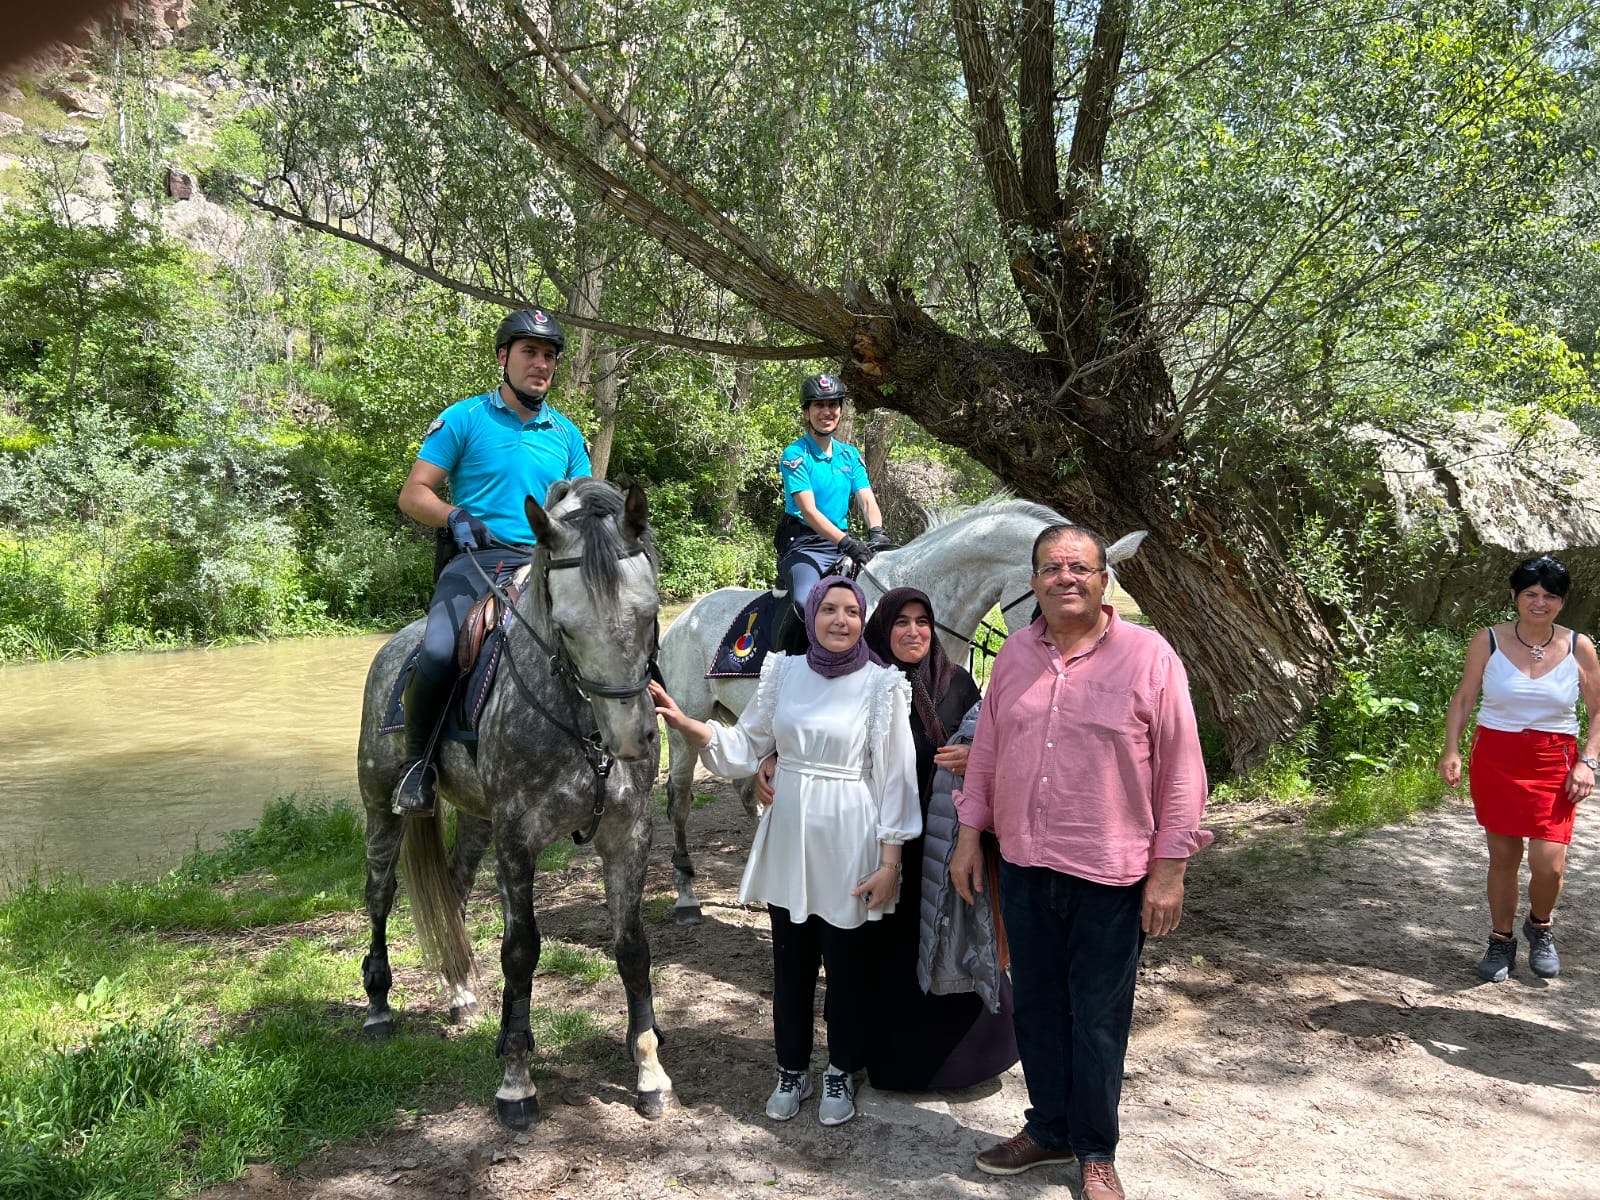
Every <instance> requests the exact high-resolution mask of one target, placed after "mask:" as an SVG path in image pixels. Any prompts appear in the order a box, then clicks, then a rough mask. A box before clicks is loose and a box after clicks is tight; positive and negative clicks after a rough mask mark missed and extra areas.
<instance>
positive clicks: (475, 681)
mask: <svg viewBox="0 0 1600 1200" xmlns="http://www.w3.org/2000/svg"><path fill="white" fill-rule="evenodd" d="M510 622H511V610H510V609H509V608H508V609H506V611H505V612H504V614H503V615H502V616H501V618H500V623H499V624H498V625H496V626H495V627H494V628H493V629H491V630H490V631H489V633H488V635H487V636H486V637H485V638H484V639H483V649H482V650H480V651H479V652H478V660H477V662H476V663H474V664H473V667H472V673H471V674H470V675H468V676H467V677H466V678H465V679H460V680H457V681H456V692H455V696H454V697H453V698H452V699H451V702H450V711H449V713H448V714H447V716H446V717H445V722H444V729H443V730H441V731H440V733H439V736H440V737H441V738H443V739H444V740H446V741H451V742H476V741H477V740H478V718H479V717H481V716H482V715H483V706H484V705H485V704H486V703H488V700H489V692H490V690H491V689H492V688H493V687H494V676H495V669H496V668H497V667H499V665H500V657H501V653H502V651H503V650H504V649H505V640H506V626H507V625H508V624H510ZM421 653H422V646H421V645H420V644H419V645H418V646H417V648H416V649H415V650H413V651H412V652H411V655H410V657H408V658H407V659H406V661H405V662H404V664H402V665H401V667H400V674H399V676H398V677H397V678H396V679H395V681H394V687H393V688H392V689H391V690H390V692H389V704H388V706H387V707H386V708H385V709H384V710H383V712H384V719H383V724H382V725H380V726H379V727H378V732H379V733H399V732H401V731H402V730H404V729H405V727H406V706H405V699H404V698H405V692H406V684H407V683H409V682H410V681H411V672H412V671H413V670H415V669H416V665H417V656H418V655H419V654H421Z"/></svg>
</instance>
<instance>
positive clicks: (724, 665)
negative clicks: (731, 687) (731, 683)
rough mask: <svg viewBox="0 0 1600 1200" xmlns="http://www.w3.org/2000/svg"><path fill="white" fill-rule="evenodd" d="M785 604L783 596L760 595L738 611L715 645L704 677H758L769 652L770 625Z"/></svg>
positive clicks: (784, 596) (786, 597) (786, 601)
mask: <svg viewBox="0 0 1600 1200" xmlns="http://www.w3.org/2000/svg"><path fill="white" fill-rule="evenodd" d="M787 603H789V597H788V595H787V593H786V594H784V595H782V596H775V595H773V594H772V593H771V592H762V593H761V594H760V595H759V596H757V597H756V598H755V599H754V600H752V601H750V603H749V604H746V605H745V606H744V607H743V608H741V609H740V610H739V615H738V616H736V617H735V618H734V619H733V623H732V624H731V625H729V626H728V631H727V632H726V633H724V634H723V635H722V640H721V641H720V642H718V643H717V650H716V653H715V654H713V655H712V656H711V669H710V670H709V671H707V672H706V678H707V679H742V678H749V679H754V678H756V677H757V676H758V675H760V674H761V664H762V662H764V661H765V660H766V657H767V651H769V650H771V649H772V625H773V621H774V618H775V617H776V615H777V613H778V611H779V608H778V606H779V605H780V604H787Z"/></svg>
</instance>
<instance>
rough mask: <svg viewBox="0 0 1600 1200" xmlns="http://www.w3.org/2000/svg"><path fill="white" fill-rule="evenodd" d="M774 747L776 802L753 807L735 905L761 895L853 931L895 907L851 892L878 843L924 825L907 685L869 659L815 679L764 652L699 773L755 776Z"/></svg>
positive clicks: (800, 916) (792, 660)
mask: <svg viewBox="0 0 1600 1200" xmlns="http://www.w3.org/2000/svg"><path fill="white" fill-rule="evenodd" d="M774 749H776V750H777V752H778V770H777V774H776V775H775V776H774V778H773V790H774V794H775V795H774V800H773V803H772V804H771V805H770V806H768V807H767V808H766V809H765V811H763V812H762V814H761V820H760V823H759V824H758V825H757V826H756V836H755V842H754V843H753V844H752V845H751V847H750V861H749V862H747V863H746V864H745V869H744V878H743V880H742V881H741V882H740V884H739V901H740V903H741V904H751V903H755V902H758V901H765V902H766V903H769V904H776V905H780V906H781V907H783V908H786V909H788V910H789V915H790V917H791V918H792V919H793V920H795V921H804V920H805V919H806V918H807V917H809V916H811V915H813V914H815V915H817V916H820V917H821V918H822V919H823V920H824V921H826V922H828V924H830V925H833V926H835V927H837V928H839V929H854V928H856V927H857V926H859V925H861V924H862V923H863V922H865V921H872V920H877V919H879V918H880V917H882V916H883V915H884V914H885V913H889V912H892V911H894V901H891V902H890V903H888V904H886V905H884V906H883V907H882V908H878V909H874V910H872V911H871V912H868V911H867V905H866V901H865V900H864V899H862V898H860V897H856V896H852V895H851V894H850V891H851V889H852V888H854V887H855V886H856V885H857V884H858V883H860V882H861V881H862V880H863V879H865V878H866V877H867V876H868V875H870V874H872V872H873V871H875V870H877V868H878V865H879V859H880V855H879V851H878V843H879V842H889V843H891V844H892V843H899V842H905V841H906V840H908V839H909V838H914V837H916V836H917V835H918V834H920V833H921V832H922V806H921V804H920V802H919V801H918V799H917V752H916V748H915V745H914V743H913V742H912V740H911V688H910V685H909V684H908V683H907V682H906V680H905V677H904V676H903V675H901V674H900V672H899V671H895V670H891V669H889V668H886V667H877V666H872V665H870V664H869V665H868V666H865V667H863V668H861V669H860V670H858V671H853V672H852V673H850V674H849V675H841V676H839V678H837V679H825V678H823V677H822V676H821V675H818V674H817V673H816V672H815V671H813V670H812V669H811V668H810V666H809V665H807V663H806V660H805V659H804V658H803V657H790V656H788V655H785V654H769V655H767V660H766V662H764V663H763V664H762V665H761V682H760V683H759V684H758V685H757V687H756V694H755V697H754V699H752V700H751V701H750V704H749V707H747V708H746V709H745V710H744V714H743V715H742V716H741V717H740V718H739V723H738V724H737V725H734V726H732V727H731V728H730V727H728V726H725V725H721V724H718V723H716V722H712V723H711V744H710V745H708V746H707V747H706V748H705V749H704V750H702V751H701V752H700V761H701V762H703V763H704V764H705V766H706V768H707V770H710V771H712V772H713V773H715V774H717V775H722V776H724V777H726V778H730V779H738V778H742V777H744V776H746V775H753V774H755V772H756V770H757V769H758V768H759V767H760V765H761V760H762V759H764V758H766V756H767V755H768V754H770V753H772V751H773V750H774Z"/></svg>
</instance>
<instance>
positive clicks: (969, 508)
mask: <svg viewBox="0 0 1600 1200" xmlns="http://www.w3.org/2000/svg"><path fill="white" fill-rule="evenodd" d="M923 513H924V515H925V516H926V517H927V521H928V524H927V526H926V527H925V528H924V529H923V531H922V533H923V535H924V536H925V535H927V534H930V533H932V532H933V531H934V530H935V529H944V528H947V527H950V526H954V525H960V524H963V523H967V522H972V521H977V520H980V519H982V518H984V517H992V516H1000V515H1012V514H1015V515H1016V516H1019V517H1032V518H1033V519H1034V520H1036V521H1043V522H1044V523H1045V524H1047V525H1076V524H1077V522H1076V521H1069V520H1067V519H1066V518H1065V517H1063V516H1062V515H1061V514H1060V513H1058V512H1056V510H1055V509H1053V508H1049V507H1047V506H1045V505H1043V504H1035V503H1034V502H1033V501H1032V500H1018V499H1017V498H1016V497H1015V496H1013V495H1012V494H1011V493H1010V492H996V493H995V494H994V495H992V496H990V497H988V498H987V499H984V500H980V501H978V503H976V504H967V505H954V506H952V507H948V508H928V509H924V510H923Z"/></svg>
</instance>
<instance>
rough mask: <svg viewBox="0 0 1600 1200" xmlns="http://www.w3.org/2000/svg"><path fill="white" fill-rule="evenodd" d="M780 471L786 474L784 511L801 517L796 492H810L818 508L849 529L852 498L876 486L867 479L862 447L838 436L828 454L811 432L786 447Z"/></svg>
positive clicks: (831, 519)
mask: <svg viewBox="0 0 1600 1200" xmlns="http://www.w3.org/2000/svg"><path fill="white" fill-rule="evenodd" d="M778 474H780V475H781V476H783V511H784V512H786V513H788V514H789V515H790V516H791V517H798V516H799V515H800V506H799V505H798V504H796V503H795V502H794V494H795V493H796V492H810V493H811V498H812V500H813V501H815V503H816V506H817V511H818V512H819V513H821V514H822V515H823V516H825V517H827V518H828V520H830V521H832V522H833V523H834V524H835V525H837V526H838V527H839V528H840V529H848V528H849V525H848V524H847V522H848V521H849V519H850V497H851V496H854V495H855V494H856V493H857V492H859V491H860V490H861V489H862V488H868V487H871V486H872V485H871V484H870V483H868V482H867V466H866V464H865V463H864V462H862V461H861V452H860V451H859V450H857V449H856V448H855V447H854V446H852V445H850V443H849V442H841V441H839V440H838V439H837V438H835V439H834V441H833V445H832V446H831V447H830V448H829V452H828V453H827V454H824V453H823V452H822V451H821V450H819V449H817V443H816V442H814V441H812V440H811V435H810V434H809V433H805V434H802V435H801V436H800V437H798V438H796V439H795V440H794V441H792V442H790V443H789V444H788V445H787V446H785V447H784V450H783V457H782V458H781V459H779V461H778Z"/></svg>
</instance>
